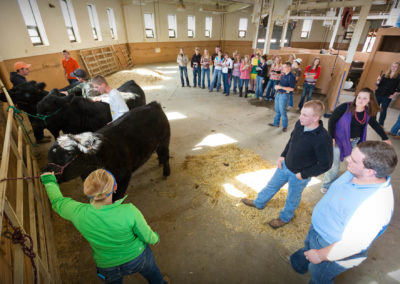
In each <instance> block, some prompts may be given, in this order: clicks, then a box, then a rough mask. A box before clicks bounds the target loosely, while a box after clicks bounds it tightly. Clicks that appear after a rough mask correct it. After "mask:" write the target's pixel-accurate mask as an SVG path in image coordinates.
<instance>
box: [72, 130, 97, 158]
mask: <svg viewBox="0 0 400 284" xmlns="http://www.w3.org/2000/svg"><path fill="white" fill-rule="evenodd" d="M74 139H75V140H76V141H77V142H78V148H79V150H80V151H81V152H83V153H85V154H96V153H97V152H98V151H99V149H100V146H101V142H102V136H101V135H100V134H97V133H93V132H84V133H81V134H78V135H75V137H74Z"/></svg>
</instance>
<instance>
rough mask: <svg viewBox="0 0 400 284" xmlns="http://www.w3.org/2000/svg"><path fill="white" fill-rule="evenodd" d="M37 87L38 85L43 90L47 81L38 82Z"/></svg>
mask: <svg viewBox="0 0 400 284" xmlns="http://www.w3.org/2000/svg"><path fill="white" fill-rule="evenodd" d="M36 87H37V88H38V89H39V90H40V91H43V90H44V88H46V83H45V82H40V83H37V85H36Z"/></svg>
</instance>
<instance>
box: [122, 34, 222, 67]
mask: <svg viewBox="0 0 400 284" xmlns="http://www.w3.org/2000/svg"><path fill="white" fill-rule="evenodd" d="M216 46H221V42H220V41H218V40H214V41H179V42H158V43H157V42H145V43H129V50H130V53H131V58H132V61H133V64H135V65H137V64H151V63H157V62H171V61H176V57H177V55H178V53H179V49H180V48H184V50H185V53H186V54H187V55H188V57H189V60H190V59H191V57H192V55H193V54H194V49H195V48H196V47H198V48H200V53H203V50H204V49H205V48H207V49H208V51H209V53H210V54H212V53H214V50H215V47H216ZM156 48H159V49H160V52H159V53H157V52H156Z"/></svg>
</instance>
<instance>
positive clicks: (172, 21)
mask: <svg viewBox="0 0 400 284" xmlns="http://www.w3.org/2000/svg"><path fill="white" fill-rule="evenodd" d="M168 36H169V38H176V15H168Z"/></svg>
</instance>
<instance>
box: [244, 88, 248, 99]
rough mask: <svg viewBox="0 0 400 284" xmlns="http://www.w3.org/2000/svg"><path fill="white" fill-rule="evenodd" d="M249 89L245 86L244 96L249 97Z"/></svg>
mask: <svg viewBox="0 0 400 284" xmlns="http://www.w3.org/2000/svg"><path fill="white" fill-rule="evenodd" d="M248 90H249V88H248V87H245V88H244V97H245V98H247V92H248Z"/></svg>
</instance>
